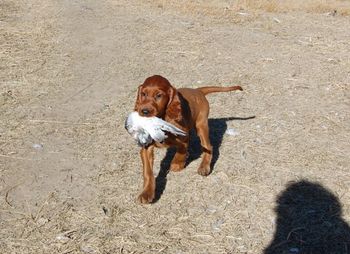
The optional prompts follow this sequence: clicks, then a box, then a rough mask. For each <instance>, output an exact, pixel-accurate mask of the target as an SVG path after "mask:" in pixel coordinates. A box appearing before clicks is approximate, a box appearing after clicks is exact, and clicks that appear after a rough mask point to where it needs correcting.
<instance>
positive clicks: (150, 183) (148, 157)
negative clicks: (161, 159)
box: [139, 145, 156, 204]
mask: <svg viewBox="0 0 350 254" xmlns="http://www.w3.org/2000/svg"><path fill="white" fill-rule="evenodd" d="M153 150H154V146H153V145H150V146H148V147H143V148H142V149H141V159H142V164H143V191H142V193H141V194H140V196H139V200H140V202H141V203H142V204H148V203H151V202H152V201H153V199H154V196H155V190H156V185H155V179H154V175H153V161H154V151H153Z"/></svg>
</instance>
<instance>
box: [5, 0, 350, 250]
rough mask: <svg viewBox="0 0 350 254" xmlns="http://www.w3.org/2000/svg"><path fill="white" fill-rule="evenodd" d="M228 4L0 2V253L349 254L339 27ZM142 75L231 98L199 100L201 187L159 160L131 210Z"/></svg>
mask: <svg viewBox="0 0 350 254" xmlns="http://www.w3.org/2000/svg"><path fill="white" fill-rule="evenodd" d="M229 2H230V1H219V0H216V1H210V5H206V6H201V5H200V1H194V2H192V3H196V4H192V5H191V4H188V5H186V3H185V2H184V3H183V5H173V4H170V3H169V2H168V1H134V0H131V1H126V0H118V1H112V0H109V1H108V0H106V1H96V0H74V1H72V0H62V1H51V0H50V1H38V0H32V1H24V0H18V1H14V0H4V1H1V3H0V36H1V37H0V250H1V253H36V254H39V253H251V254H255V253H350V230H349V223H350V192H349V186H350V168H349V165H350V142H349V140H350V89H349V86H350V29H349V27H350V19H349V17H348V16H346V15H345V16H344V15H339V14H338V13H337V12H334V11H329V12H328V11H327V12H325V13H323V12H320V13H318V12H304V11H303V10H298V11H295V10H294V9H292V10H289V11H285V12H283V11H278V12H277V11H276V12H267V10H265V9H261V10H256V9H254V10H253V9H237V8H231V7H232V6H231V5H230V4H229ZM344 3H346V1H344ZM322 10H323V9H322ZM344 13H346V12H345V11H344ZM153 74H160V75H163V76H164V77H166V78H168V79H169V80H170V82H171V83H172V84H174V85H175V86H176V87H198V86H204V85H222V86H225V85H234V84H239V85H241V86H242V87H243V88H244V91H243V92H236V93H222V94H213V95H210V96H209V97H208V98H209V101H210V104H211V115H210V117H211V119H210V127H211V140H212V143H213V145H214V149H215V152H214V157H215V164H214V168H213V172H212V174H211V175H209V176H208V177H202V176H199V175H198V174H197V167H198V166H199V161H200V159H199V156H200V152H199V151H200V147H199V144H198V140H197V139H196V138H195V137H193V140H192V145H191V149H190V157H189V164H188V166H187V168H186V169H185V170H183V171H182V172H180V173H169V174H166V171H167V166H168V164H169V158H170V157H171V151H170V152H168V153H167V151H165V150H158V151H157V154H156V161H155V166H154V167H155V175H156V176H157V175H158V173H159V172H160V174H159V176H158V178H157V184H158V186H157V188H158V189H157V191H158V200H157V202H155V203H154V204H151V205H140V204H139V203H138V202H137V199H136V197H137V195H138V194H139V192H140V191H141V187H142V175H141V160H140V158H139V148H138V147H137V146H136V144H135V143H134V142H133V140H132V138H131V137H130V136H129V135H128V134H127V133H126V131H125V130H124V119H125V117H126V116H127V114H128V113H129V112H131V111H132V109H133V105H134V100H135V95H136V94H135V93H136V89H137V86H138V85H139V84H140V83H142V82H143V80H144V79H145V78H146V77H148V76H150V75H153ZM229 129H231V132H232V131H233V133H234V134H235V135H229V134H227V133H226V131H227V130H229ZM232 129H233V130H232ZM163 158H165V160H164V159H163ZM290 181H293V183H290Z"/></svg>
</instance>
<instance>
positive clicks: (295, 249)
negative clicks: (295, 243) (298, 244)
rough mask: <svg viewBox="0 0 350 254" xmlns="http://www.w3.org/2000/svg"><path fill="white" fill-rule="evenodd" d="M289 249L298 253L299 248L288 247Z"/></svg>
mask: <svg viewBox="0 0 350 254" xmlns="http://www.w3.org/2000/svg"><path fill="white" fill-rule="evenodd" d="M289 251H290V252H292V253H299V248H290V249H289Z"/></svg>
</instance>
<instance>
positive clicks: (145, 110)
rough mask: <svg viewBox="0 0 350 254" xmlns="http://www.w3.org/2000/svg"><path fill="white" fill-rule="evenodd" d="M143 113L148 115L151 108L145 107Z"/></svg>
mask: <svg viewBox="0 0 350 254" xmlns="http://www.w3.org/2000/svg"><path fill="white" fill-rule="evenodd" d="M141 112H142V114H144V115H145V116H147V115H148V114H149V110H148V109H146V108H144V109H142V110H141Z"/></svg>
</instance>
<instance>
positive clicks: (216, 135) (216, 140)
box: [154, 116, 255, 202]
mask: <svg viewBox="0 0 350 254" xmlns="http://www.w3.org/2000/svg"><path fill="white" fill-rule="evenodd" d="M253 118H255V116H251V117H226V118H211V119H209V120H208V125H209V138H210V143H211V145H212V146H213V158H212V161H211V164H210V172H212V171H213V169H214V165H215V163H216V162H217V160H218V159H219V156H220V152H219V148H220V146H221V143H222V139H223V136H224V134H225V132H226V130H227V122H228V121H233V120H250V119H253ZM175 152H176V149H175V148H168V150H167V152H166V155H165V157H164V159H163V160H162V162H161V163H160V170H159V173H158V176H157V178H156V197H155V199H154V202H157V201H158V200H159V199H160V197H161V196H162V194H163V192H164V190H165V186H166V183H167V175H168V173H169V167H170V162H171V160H172V158H173V157H174V155H175ZM201 154H202V147H201V143H200V140H199V138H198V136H197V135H196V133H195V131H191V132H190V144H189V149H188V157H187V160H186V167H187V165H188V164H190V163H191V162H192V161H194V160H196V159H198V158H199V157H200V156H201Z"/></svg>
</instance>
